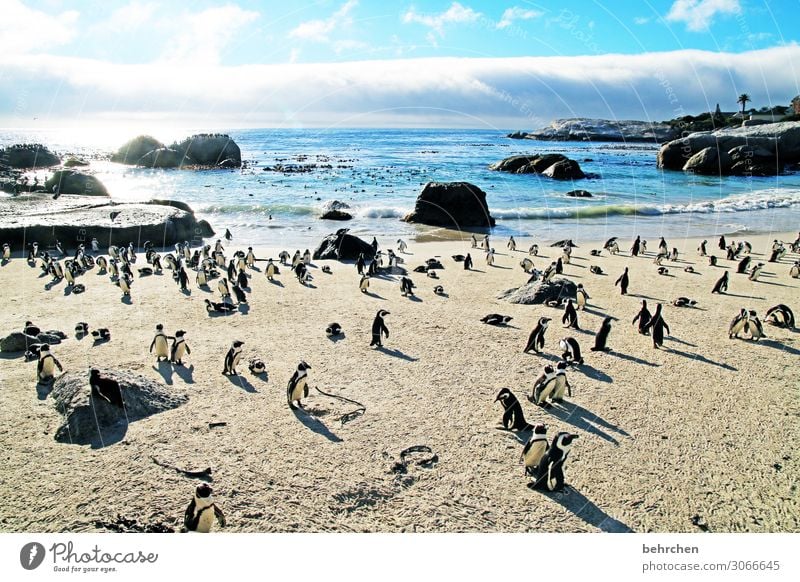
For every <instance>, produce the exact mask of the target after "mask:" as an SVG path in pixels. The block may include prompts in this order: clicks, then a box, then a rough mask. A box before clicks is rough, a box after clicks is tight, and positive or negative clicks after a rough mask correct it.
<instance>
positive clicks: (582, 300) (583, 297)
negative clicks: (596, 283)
mask: <svg viewBox="0 0 800 582" xmlns="http://www.w3.org/2000/svg"><path fill="white" fill-rule="evenodd" d="M589 299H591V297H589V294H588V293H587V292H586V289H584V287H583V283H578V288H577V289H576V290H575V303H576V305H577V308H578V309H581V310H583V309H584V308H585V307H586V304H587V303H588V302H589Z"/></svg>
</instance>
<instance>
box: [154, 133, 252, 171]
mask: <svg viewBox="0 0 800 582" xmlns="http://www.w3.org/2000/svg"><path fill="white" fill-rule="evenodd" d="M170 148H171V149H174V150H176V151H178V152H180V153H181V155H183V156H186V157H188V158H190V159H192V160H194V163H195V164H198V165H201V166H214V167H219V165H220V164H221V163H223V162H224V164H225V166H224V167H228V168H230V167H237V168H238V167H239V166H241V165H242V152H241V150H240V149H239V146H238V145H236V142H235V141H233V139H231V137H230V136H228V135H225V134H223V133H199V134H196V135H193V136H191V137H187V138H186V139H185V140H183V141H182V142H180V143H176V144H172V145H171V146H170Z"/></svg>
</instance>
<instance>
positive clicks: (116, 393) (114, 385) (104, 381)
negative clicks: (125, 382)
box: [89, 368, 125, 408]
mask: <svg viewBox="0 0 800 582" xmlns="http://www.w3.org/2000/svg"><path fill="white" fill-rule="evenodd" d="M89 387H90V388H91V389H92V392H91V394H92V396H93V397H98V398H102V399H103V400H105V401H106V402H108V403H109V404H111V405H112V406H116V407H117V408H124V407H125V400H124V399H123V397H122V390H120V387H119V382H117V381H116V380H114V379H112V378H103V377H102V376H101V375H100V370H98V369H97V368H92V369H91V370H89Z"/></svg>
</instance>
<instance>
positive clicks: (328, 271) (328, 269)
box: [322, 265, 333, 275]
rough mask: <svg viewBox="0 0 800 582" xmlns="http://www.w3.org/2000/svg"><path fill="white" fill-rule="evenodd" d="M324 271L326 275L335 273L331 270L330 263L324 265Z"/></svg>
mask: <svg viewBox="0 0 800 582" xmlns="http://www.w3.org/2000/svg"><path fill="white" fill-rule="evenodd" d="M322 272H323V273H325V274H326V275H331V274H333V271H331V268H330V267H329V266H328V265H322Z"/></svg>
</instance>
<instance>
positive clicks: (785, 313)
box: [764, 303, 794, 329]
mask: <svg viewBox="0 0 800 582" xmlns="http://www.w3.org/2000/svg"><path fill="white" fill-rule="evenodd" d="M764 321H768V322H769V323H771V324H772V325H776V326H778V327H785V328H786V329H794V313H792V310H791V309H790V308H789V306H788V305H784V304H783V303H781V304H778V305H775V306H774V307H770V308H769V309H768V310H767V314H766V315H765V316H764Z"/></svg>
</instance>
